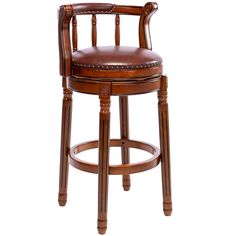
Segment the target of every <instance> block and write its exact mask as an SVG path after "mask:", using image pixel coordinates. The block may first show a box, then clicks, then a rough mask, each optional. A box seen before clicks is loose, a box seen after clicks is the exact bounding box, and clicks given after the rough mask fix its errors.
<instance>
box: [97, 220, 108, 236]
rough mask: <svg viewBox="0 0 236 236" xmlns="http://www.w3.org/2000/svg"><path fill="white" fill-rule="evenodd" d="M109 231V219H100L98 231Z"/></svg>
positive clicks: (101, 232)
mask: <svg viewBox="0 0 236 236" xmlns="http://www.w3.org/2000/svg"><path fill="white" fill-rule="evenodd" d="M106 231H107V220H98V233H99V234H105V233H106Z"/></svg>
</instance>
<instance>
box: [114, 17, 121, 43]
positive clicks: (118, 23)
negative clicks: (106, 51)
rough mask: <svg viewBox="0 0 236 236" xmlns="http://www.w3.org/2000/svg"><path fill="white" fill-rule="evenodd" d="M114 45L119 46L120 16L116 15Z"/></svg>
mask: <svg viewBox="0 0 236 236" xmlns="http://www.w3.org/2000/svg"><path fill="white" fill-rule="evenodd" d="M115 24H116V25H115V43H116V46H120V15H119V14H116V19H115Z"/></svg>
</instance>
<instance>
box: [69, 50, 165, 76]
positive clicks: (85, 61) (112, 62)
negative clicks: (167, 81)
mask: <svg viewBox="0 0 236 236" xmlns="http://www.w3.org/2000/svg"><path fill="white" fill-rule="evenodd" d="M161 63H162V59H161V57H160V56H159V55H158V54H156V53H154V52H152V51H150V50H147V49H144V48H136V47H127V46H101V47H91V48H87V49H83V50H79V51H76V52H74V53H72V64H73V66H72V74H73V75H77V76H83V77H91V78H99V77H100V78H113V79H116V78H122V80H125V79H128V78H136V77H150V76H154V75H160V74H161V73H162V65H161Z"/></svg>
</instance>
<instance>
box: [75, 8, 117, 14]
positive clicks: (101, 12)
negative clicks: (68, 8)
mask: <svg viewBox="0 0 236 236" xmlns="http://www.w3.org/2000/svg"><path fill="white" fill-rule="evenodd" d="M112 11H113V9H111V10H109V11H75V12H74V15H84V14H111V13H112Z"/></svg>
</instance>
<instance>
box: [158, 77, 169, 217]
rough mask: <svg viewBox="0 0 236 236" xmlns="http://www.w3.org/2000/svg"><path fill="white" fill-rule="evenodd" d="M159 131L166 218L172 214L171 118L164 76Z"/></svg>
mask: <svg viewBox="0 0 236 236" xmlns="http://www.w3.org/2000/svg"><path fill="white" fill-rule="evenodd" d="M158 99H159V102H158V109H159V131H160V149H161V170H162V188H163V210H164V214H165V215H166V216H170V215H171V213H172V201H171V176H170V148H169V117H168V103H167V77H166V76H162V78H161V88H160V90H159V91H158Z"/></svg>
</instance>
